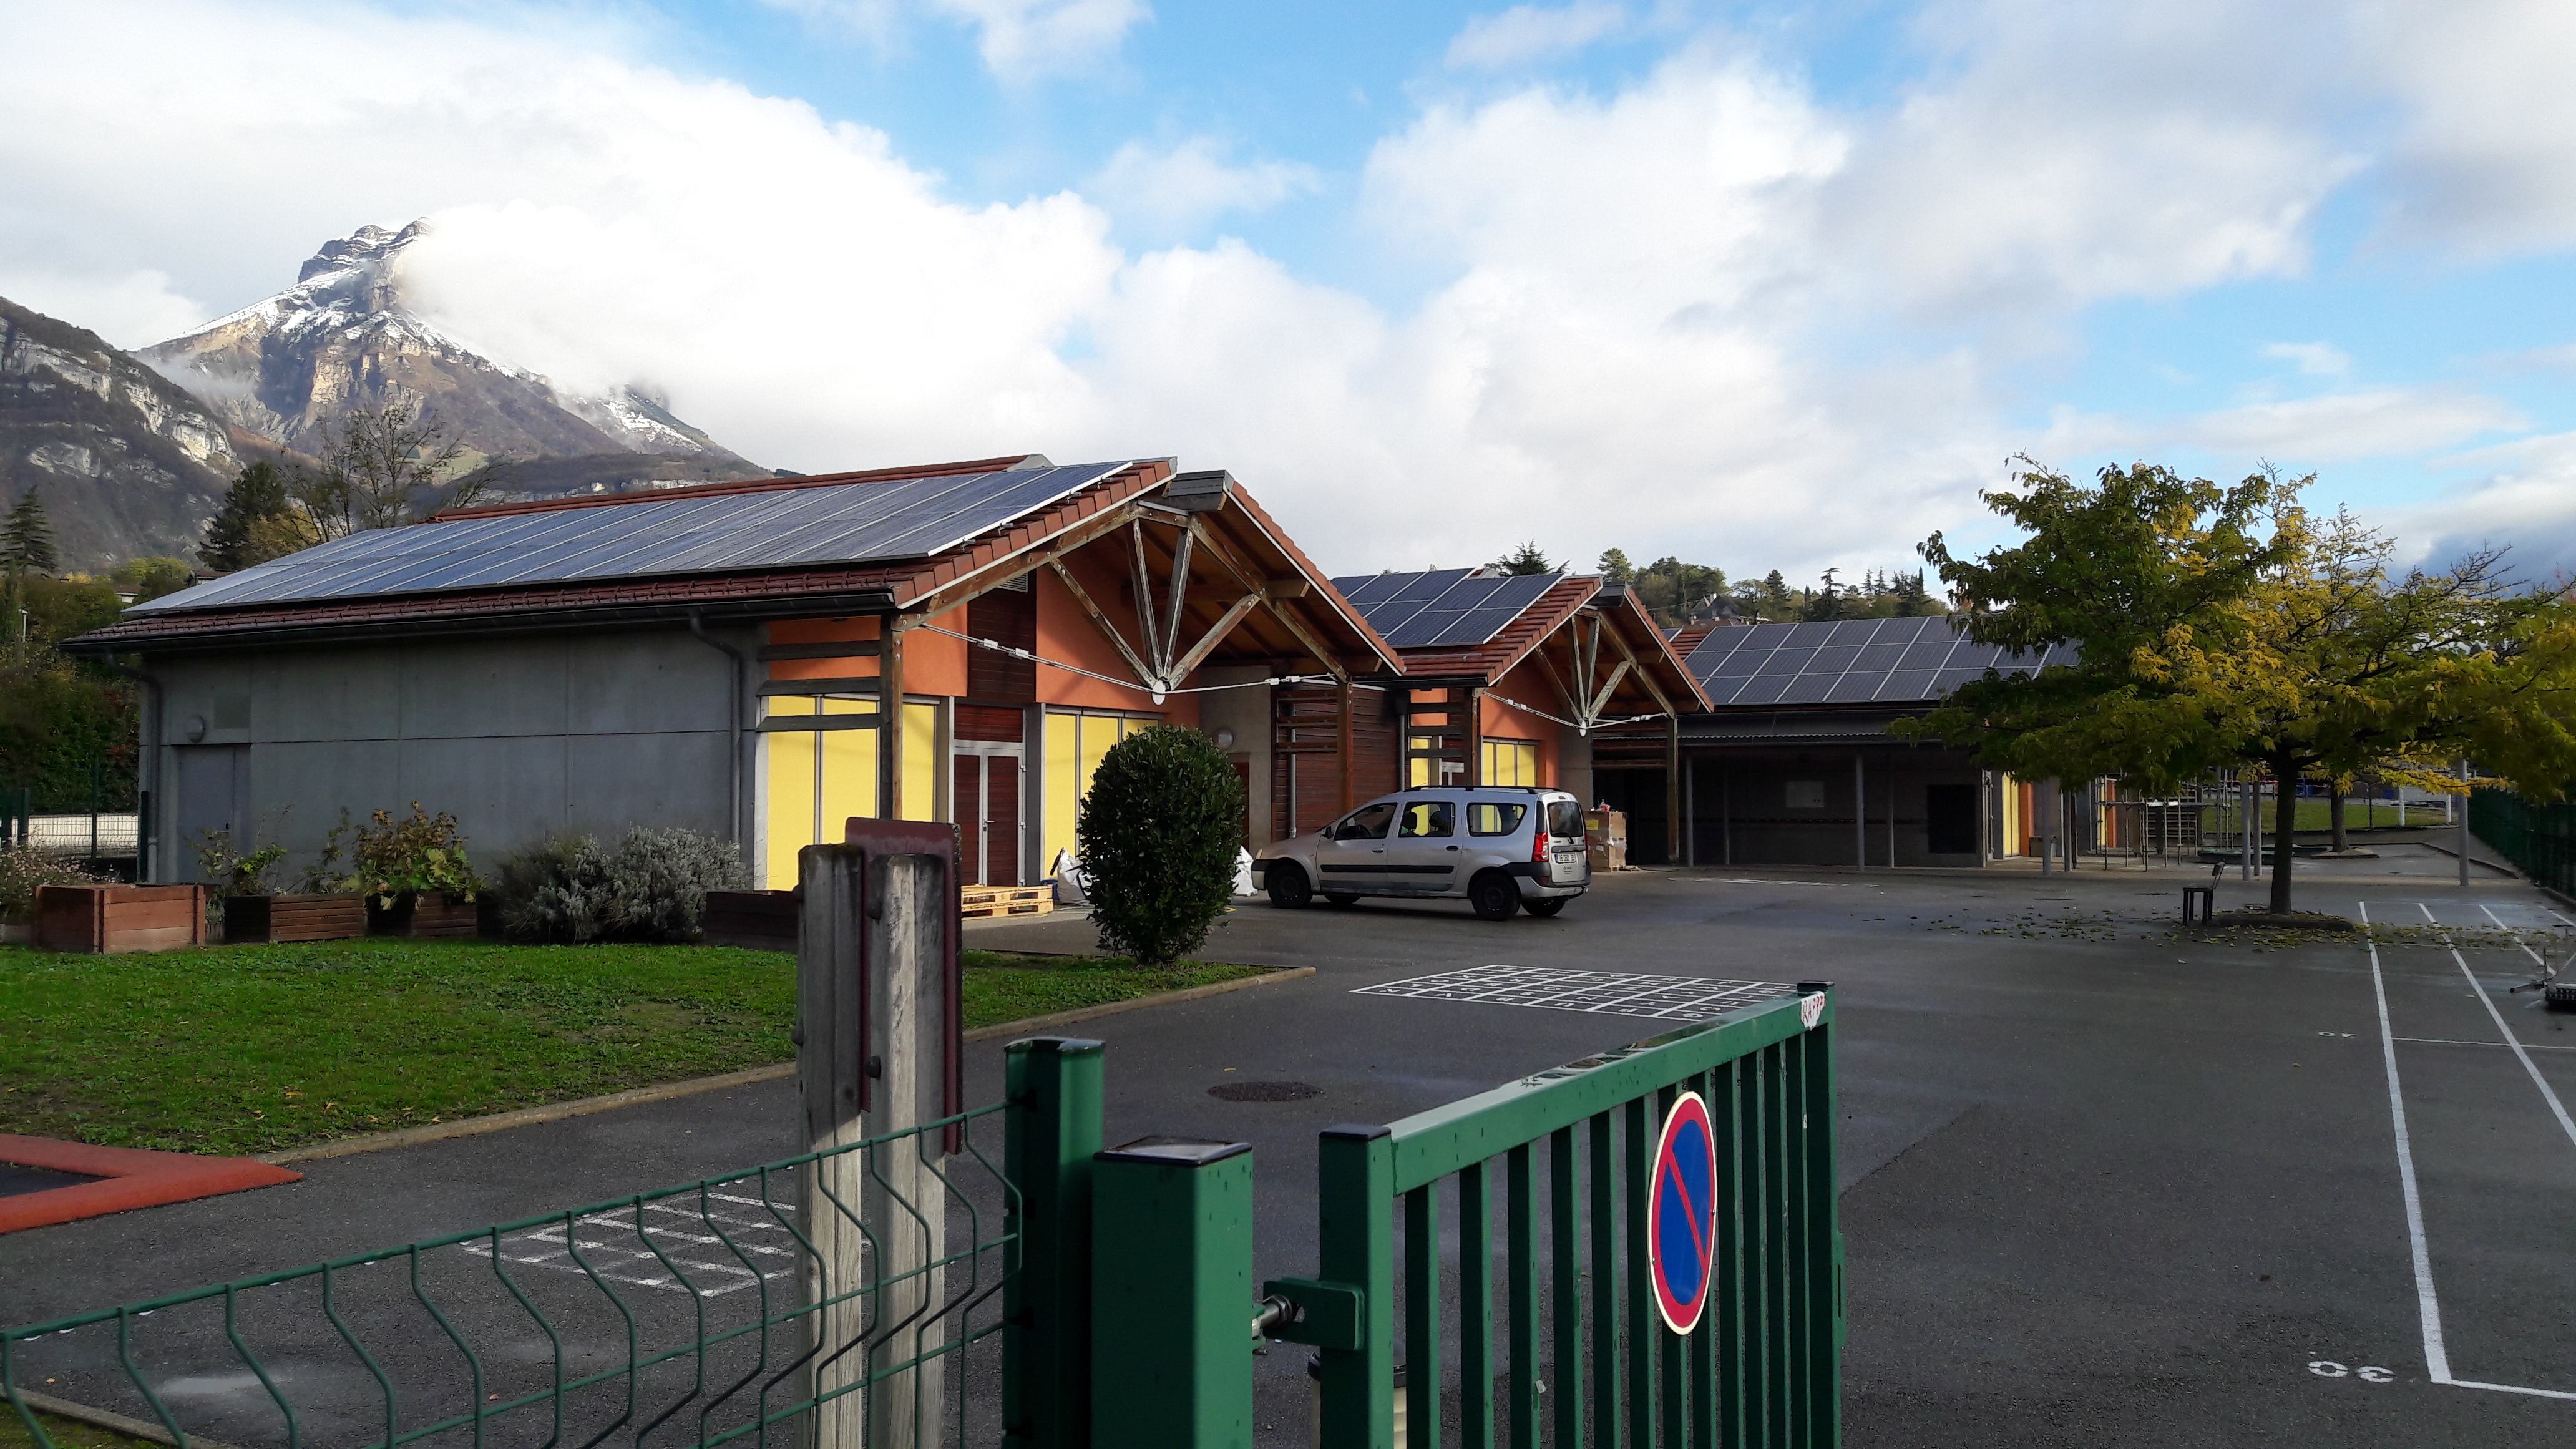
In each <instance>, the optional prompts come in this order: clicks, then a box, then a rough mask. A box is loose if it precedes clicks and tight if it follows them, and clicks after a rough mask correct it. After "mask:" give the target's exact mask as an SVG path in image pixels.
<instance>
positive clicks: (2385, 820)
mask: <svg viewBox="0 0 2576 1449" xmlns="http://www.w3.org/2000/svg"><path fill="white" fill-rule="evenodd" d="M2298 818H2299V828H2300V829H2301V830H2315V831H2319V832H2323V831H2327V830H2332V829H2334V809H2333V806H2332V804H2331V802H2328V801H2325V800H2320V799H2317V798H2315V797H2313V796H2302V797H2300V800H2299V816H2298ZM2441 823H2442V807H2441V806H2440V805H2439V804H2430V805H2428V804H2424V803H2422V802H2420V801H2419V802H2417V803H2416V804H2414V805H2411V806H2409V807H2406V808H2405V809H2402V810H2401V809H2399V808H2398V806H2397V804H2396V803H2395V802H2393V801H2381V802H2379V803H2377V804H2372V803H2369V802H2366V801H2361V800H2346V801H2345V802H2343V828H2344V832H2345V833H2346V834H2350V833H2351V832H2353V831H2356V830H2368V829H2372V828H2374V827H2376V828H2378V829H2381V830H2387V829H2391V828H2395V827H2399V826H2403V827H2407V828H2410V829H2416V830H2421V829H2424V828H2426V827H2428V826H2434V825H2439V824H2441ZM2263 828H2264V829H2266V830H2269V829H2271V828H2272V808H2271V805H2270V804H2269V803H2268V802H2266V804H2265V805H2264V807H2263Z"/></svg>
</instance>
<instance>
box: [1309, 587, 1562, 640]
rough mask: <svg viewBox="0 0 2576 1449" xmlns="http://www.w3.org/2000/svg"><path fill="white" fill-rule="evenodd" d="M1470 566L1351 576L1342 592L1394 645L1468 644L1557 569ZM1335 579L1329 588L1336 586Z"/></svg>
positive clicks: (1509, 616)
mask: <svg viewBox="0 0 2576 1449" xmlns="http://www.w3.org/2000/svg"><path fill="white" fill-rule="evenodd" d="M1474 572H1475V571H1474V570H1473V569H1432V570H1429V571H1426V572H1423V573H1411V574H1377V575H1354V576H1353V580H1352V581H1353V583H1354V585H1355V587H1354V588H1349V589H1344V590H1343V596H1344V597H1345V598H1347V599H1349V600H1350V601H1351V605H1352V607H1354V608H1356V609H1358V610H1359V611H1360V617H1362V618H1364V619H1366V620H1368V622H1369V627H1370V628H1372V629H1375V630H1377V631H1378V633H1379V634H1380V635H1382V636H1384V637H1385V639H1386V642H1387V643H1389V644H1392V645H1394V646H1395V647H1396V648H1398V649H1423V648H1432V647H1438V648H1469V647H1473V646H1475V645H1478V644H1482V643H1484V642H1485V641H1487V640H1489V639H1491V638H1493V637H1494V636H1495V635H1496V634H1499V633H1501V632H1502V631H1503V630H1504V628H1505V627H1507V626H1508V625H1509V624H1510V623H1511V622H1512V620H1514V619H1516V618H1518V617H1520V615H1521V613H1522V611H1523V610H1525V609H1527V608H1528V607H1529V606H1530V605H1531V604H1532V603H1534V602H1536V601H1537V599H1538V598H1539V596H1540V595H1542V594H1545V593H1546V592H1547V591H1548V590H1549V589H1551V588H1553V587H1555V586H1556V584H1557V582H1558V580H1559V579H1561V578H1563V577H1564V576H1563V575H1561V574H1511V575H1505V576H1503V577H1500V578H1475V577H1472V575H1473V574H1474ZM1340 586H1341V585H1340V581H1338V580H1337V581H1336V582H1335V587H1337V588H1338V587H1340Z"/></svg>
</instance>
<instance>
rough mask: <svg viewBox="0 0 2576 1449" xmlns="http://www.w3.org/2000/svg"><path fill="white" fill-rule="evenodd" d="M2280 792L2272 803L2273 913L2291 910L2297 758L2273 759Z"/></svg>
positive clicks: (2282, 913) (2281, 913) (2275, 777)
mask: <svg viewBox="0 0 2576 1449" xmlns="http://www.w3.org/2000/svg"><path fill="white" fill-rule="evenodd" d="M2270 763H2271V766H2272V778H2273V780H2274V781H2275V782H2277V788H2278V792H2279V793H2278V794H2277V796H2276V797H2275V798H2274V800H2273V802H2272V907H2271V909H2272V914H2274V915H2276V916H2282V915H2288V914H2289V912H2290V862H2291V860H2293V859H2294V858H2295V856H2294V855H2293V853H2292V851H2291V850H2290V842H2291V841H2292V840H2294V839H2296V838H2297V833H2298V826H2299V767H2298V762H2297V761H2295V760H2274V761H2271V762H2270Z"/></svg>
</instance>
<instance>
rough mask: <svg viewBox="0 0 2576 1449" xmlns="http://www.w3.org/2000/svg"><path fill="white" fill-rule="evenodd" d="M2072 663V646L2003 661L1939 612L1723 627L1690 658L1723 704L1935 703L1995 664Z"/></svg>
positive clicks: (2020, 667)
mask: <svg viewBox="0 0 2576 1449" xmlns="http://www.w3.org/2000/svg"><path fill="white" fill-rule="evenodd" d="M2074 660H2075V649H2074V646H2072V645H2069V644H2055V645H2051V646H2050V647H2049V648H2047V649H2045V650H2041V651H2038V652H2037V653H2036V654H2034V655H2026V656H2021V657H2018V658H2015V657H2007V656H2005V655H2004V652H2003V651H2002V650H2001V649H1999V648H1997V647H1996V646H1994V645H1991V644H1979V643H1976V642H1974V641H1973V640H1970V639H1969V638H1968V637H1967V635H1966V634H1965V632H1964V631H1963V630H1962V629H1961V627H1960V626H1959V625H1958V624H1957V623H1954V622H1953V621H1952V620H1951V619H1949V618H1947V617H1943V616H1939V615H1935V616H1932V617H1930V618H1922V619H1840V620H1834V621H1830V622H1825V623H1813V624H1755V625H1752V626H1750V627H1746V628H1724V629H1718V630H1715V631H1713V632H1712V633H1711V634H1710V635H1709V637H1708V638H1707V639H1706V640H1703V641H1702V642H1701V644H1700V646H1699V647H1698V648H1697V649H1694V650H1692V651H1691V656H1690V659H1689V660H1688V664H1689V666H1690V670H1691V672H1692V673H1693V674H1694V675H1696V676H1698V678H1699V680H1700V684H1701V687H1702V688H1704V689H1706V690H1707V691H1708V696H1709V701H1710V702H1711V703H1712V704H1715V705H1718V706H1720V707H1724V706H1729V705H1737V706H1742V705H1767V704H1782V705H1798V704H1850V703H1860V702H1863V701H1875V702H1878V703H1893V704H1913V703H1930V702H1933V701H1936V700H1938V699H1940V698H1941V697H1942V696H1943V695H1945V694H1947V693H1948V692H1949V691H1951V690H1953V689H1956V688H1958V687H1959V686H1960V685H1961V684H1963V683H1966V682H1967V681H1969V680H1972V679H1979V678H1982V677H1984V675H1985V671H1986V668H1987V666H1988V665H1990V664H1994V665H1997V666H1998V667H2000V668H2002V669H2004V670H2005V671H2006V672H2015V671H2021V672H2028V671H2032V670H2035V669H2037V668H2039V667H2041V666H2042V665H2043V664H2045V665H2050V666H2055V665H2064V664H2071V663H2073V662H2074Z"/></svg>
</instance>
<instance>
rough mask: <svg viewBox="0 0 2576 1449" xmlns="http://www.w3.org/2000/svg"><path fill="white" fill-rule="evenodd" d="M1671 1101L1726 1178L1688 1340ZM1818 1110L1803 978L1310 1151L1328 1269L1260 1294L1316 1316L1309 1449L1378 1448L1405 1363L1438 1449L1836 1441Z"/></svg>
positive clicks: (1835, 1326) (1836, 1290) (1308, 1330)
mask: <svg viewBox="0 0 2576 1449" xmlns="http://www.w3.org/2000/svg"><path fill="white" fill-rule="evenodd" d="M1683 1091H1696V1092H1698V1093H1699V1094H1700V1096H1701V1097H1702V1099H1703V1100H1704V1101H1706V1103H1707V1104H1708V1107H1709V1112H1710V1117H1711V1119H1712V1125H1713V1126H1714V1128H1715V1129H1716V1135H1717V1162H1718V1177H1717V1184H1716V1192H1717V1213H1716V1217H1717V1233H1716V1272H1717V1278H1716V1282H1715V1284H1714V1287H1713V1290H1712V1296H1711V1298H1710V1299H1709V1306H1708V1308H1707V1311H1706V1312H1705V1314H1704V1315H1703V1316H1702V1317H1701V1319H1700V1321H1699V1323H1698V1325H1697V1326H1696V1328H1695V1329H1694V1330H1693V1331H1692V1332H1691V1333H1689V1334H1688V1335H1686V1336H1685V1335H1679V1334H1675V1333H1673V1332H1671V1331H1670V1330H1669V1329H1667V1328H1666V1327H1665V1326H1664V1323H1663V1321H1662V1319H1661V1317H1660V1316H1659V1313H1658V1310H1657V1308H1656V1306H1655V1301H1654V1298H1653V1296H1652V1290H1651V1287H1650V1285H1649V1281H1648V1277H1647V1274H1648V1271H1649V1269H1648V1257H1647V1252H1646V1237H1647V1203H1648V1199H1649V1194H1650V1192H1651V1191H1652V1185H1651V1183H1650V1182H1649V1179H1648V1174H1649V1170H1650V1164H1651V1163H1652V1161H1653V1157H1654V1152H1655V1149H1656V1146H1657V1143H1658V1140H1659V1130H1660V1128H1661V1126H1662V1124H1663V1120H1664V1115H1665V1114H1666V1113H1667V1112H1668V1111H1670V1109H1671V1107H1672V1104H1673V1102H1674V1101H1675V1100H1676V1098H1677V1097H1678V1095H1679V1094H1680V1093H1681V1092H1683ZM1833 1104H1834V1076H1833V1010H1832V995H1831V991H1830V989H1829V988H1828V987H1826V986H1822V985H1811V986H1802V987H1801V988H1800V991H1799V993H1798V994H1794V995H1784V996H1783V997H1782V998H1781V999H1780V1000H1778V1001H1776V1002H1772V1003H1769V1004H1765V1005H1761V1006H1755V1007H1750V1008H1746V1009H1744V1010H1741V1011H1736V1012H1731V1013H1728V1014H1727V1015H1725V1016H1721V1017H1719V1018H1717V1019H1715V1020H1713V1021H1709V1022H1705V1023H1702V1024H1699V1025H1696V1026H1691V1027H1687V1028H1684V1029H1683V1030H1680V1031H1676V1032H1672V1033H1670V1034H1668V1035H1665V1036H1661V1037H1657V1038H1655V1039H1653V1040H1651V1041H1646V1042H1641V1043H1638V1044H1637V1045H1635V1046H1632V1047H1627V1048H1623V1049H1621V1050H1618V1051H1614V1052H1607V1053H1604V1054H1602V1055H1600V1056H1597V1057H1591V1058H1587V1059H1585V1060H1583V1061H1579V1062H1575V1063H1572V1064H1570V1065H1568V1066H1565V1067H1561V1068H1558V1069H1556V1070H1554V1071H1549V1072H1542V1073H1540V1074H1538V1075H1536V1076H1533V1077H1529V1078H1526V1079H1524V1080H1522V1081H1518V1082H1514V1083H1512V1084H1510V1085H1508V1086H1504V1087H1499V1088H1496V1089H1495V1090H1493V1091H1490V1092H1486V1093H1483V1094H1482V1095H1479V1096H1475V1097H1470V1098H1467V1099H1466V1100H1464V1101H1461V1102H1457V1103H1455V1104H1453V1105H1451V1106H1448V1107H1443V1108H1440V1109H1438V1110H1436V1111H1431V1112H1425V1113H1421V1114H1419V1115H1417V1116H1413V1117H1408V1118H1405V1119H1404V1120H1403V1121H1400V1122H1397V1123H1394V1124H1393V1125H1391V1126H1387V1127H1350V1128H1337V1129H1334V1130H1332V1131H1329V1132H1327V1133H1325V1134H1324V1137H1323V1141H1322V1144H1321V1147H1322V1152H1321V1161H1320V1163H1319V1169H1318V1171H1319V1182H1318V1206H1319V1209H1320V1215H1321V1239H1322V1241H1321V1244H1320V1247H1321V1253H1320V1272H1319V1273H1318V1275H1317V1277H1316V1278H1315V1279H1312V1280H1290V1281H1284V1282H1277V1283H1273V1284H1271V1285H1270V1287H1271V1289H1272V1290H1273V1291H1275V1292H1279V1293H1281V1294H1283V1295H1284V1296H1286V1297H1289V1298H1291V1299H1292V1300H1296V1301H1297V1302H1298V1303H1299V1304H1300V1306H1301V1308H1303V1309H1304V1310H1305V1312H1304V1319H1303V1321H1302V1322H1300V1323H1299V1324H1297V1325H1296V1326H1295V1327H1293V1328H1291V1329H1289V1330H1287V1331H1286V1332H1285V1333H1284V1334H1283V1335H1282V1336H1283V1337H1288V1338H1291V1339H1294V1340H1296V1341H1300V1342H1307V1343H1313V1344H1316V1345H1317V1346H1318V1347H1320V1348H1321V1350H1322V1353H1321V1359H1322V1414H1323V1423H1322V1442H1324V1443H1326V1444H1330V1445H1337V1446H1352V1449H1357V1446H1369V1449H1390V1446H1392V1445H1393V1444H1394V1443H1395V1442H1396V1437H1395V1436H1396V1428H1395V1426H1396V1413H1397V1407H1398V1399H1399V1390H1398V1389H1397V1388H1396V1379H1397V1365H1398V1364H1399V1363H1401V1364H1402V1365H1403V1366H1404V1373H1403V1388H1402V1389H1401V1391H1400V1394H1401V1400H1402V1408H1403V1418H1404V1442H1405V1443H1407V1444H1409V1445H1439V1444H1444V1443H1447V1442H1450V1438H1451V1436H1452V1419H1453V1416H1454V1437H1455V1439H1456V1442H1458V1443H1460V1444H1462V1445H1466V1446H1469V1449H1483V1446H1490V1445H1494V1444H1497V1443H1508V1444H1510V1445H1512V1446H1514V1449H1524V1446H1532V1445H1536V1444H1538V1443H1540V1442H1541V1441H1542V1440H1544V1441H1545V1442H1547V1443H1550V1444H1553V1445H1556V1446H1559V1449H1574V1446H1577V1445H1580V1444H1583V1443H1585V1442H1587V1439H1588V1441H1589V1442H1591V1443H1594V1444H1598V1445H1601V1446H1604V1449H1620V1446H1634V1449H1648V1446H1653V1445H1661V1444H1690V1445H1718V1444H1724V1445H1832V1444H1837V1443H1839V1442H1840V1440H1841V1410H1840V1387H1839V1386H1840V1379H1841V1349H1842V1340H1843V1312H1842V1235H1841V1233H1840V1231H1839V1229H1838V1227H1837V1216H1836V1210H1835V1180H1834V1131H1833V1123H1834V1105H1833ZM1498 1160H1499V1165H1500V1169H1501V1170H1500V1172H1499V1174H1498V1173H1497V1172H1496V1171H1495V1168H1496V1165H1497V1161H1498ZM1497 1176H1499V1178H1500V1179H1501V1183H1500V1185H1501V1190H1502V1192H1501V1196H1502V1211H1501V1213H1500V1214H1499V1215H1497V1213H1496V1211H1495V1204H1494V1197H1493V1194H1494V1187H1495V1179H1496V1177H1497ZM1399 1218H1400V1219H1401V1230H1400V1231H1399V1227H1398V1221H1399ZM1448 1244H1455V1246H1454V1248H1453V1247H1450V1246H1447V1245H1448ZM1498 1255H1499V1257H1500V1258H1501V1260H1502V1272H1501V1273H1500V1274H1499V1275H1498V1274H1497V1273H1496V1271H1495V1267H1496V1258H1497V1256H1498ZM1399 1261H1400V1262H1401V1264H1402V1272H1401V1276H1400V1278H1399V1273H1398V1263H1399ZM1104 1271H1105V1269H1104ZM1498 1318H1499V1319H1500V1320H1501V1328H1502V1330H1503V1334H1502V1337H1503V1342H1502V1343H1501V1344H1499V1345H1498V1344H1497V1342H1496V1326H1497V1319H1498ZM1399 1323H1401V1324H1402V1334H1401V1336H1400V1337H1399V1335H1398V1333H1397V1325H1398V1324H1399ZM1498 1389H1499V1397H1500V1400H1501V1402H1500V1405H1499V1406H1497V1404H1496V1397H1497V1390H1498Z"/></svg>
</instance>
